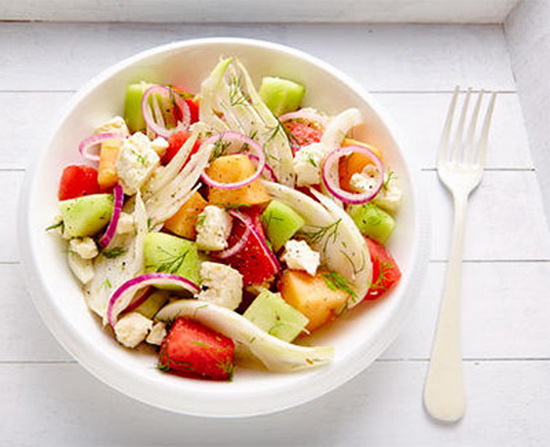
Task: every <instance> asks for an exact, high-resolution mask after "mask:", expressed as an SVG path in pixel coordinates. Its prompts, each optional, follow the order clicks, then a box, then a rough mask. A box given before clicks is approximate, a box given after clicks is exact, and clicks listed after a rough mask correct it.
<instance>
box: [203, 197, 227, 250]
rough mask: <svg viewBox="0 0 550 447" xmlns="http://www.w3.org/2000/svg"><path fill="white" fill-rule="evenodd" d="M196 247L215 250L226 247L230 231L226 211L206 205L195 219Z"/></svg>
mask: <svg viewBox="0 0 550 447" xmlns="http://www.w3.org/2000/svg"><path fill="white" fill-rule="evenodd" d="M196 229H197V239H196V243H197V248H198V249H199V250H204V251H216V250H223V249H225V248H227V245H228V244H227V238H228V237H229V234H230V233H231V216H230V215H229V213H228V212H227V211H225V210H224V209H222V208H219V207H217V206H214V205H208V206H207V207H206V208H204V210H203V212H202V213H201V214H199V217H198V219H197V226H196Z"/></svg>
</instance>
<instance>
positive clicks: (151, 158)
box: [116, 132, 160, 195]
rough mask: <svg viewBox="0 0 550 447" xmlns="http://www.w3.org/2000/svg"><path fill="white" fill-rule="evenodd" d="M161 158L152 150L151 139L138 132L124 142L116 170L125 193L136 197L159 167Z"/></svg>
mask: <svg viewBox="0 0 550 447" xmlns="http://www.w3.org/2000/svg"><path fill="white" fill-rule="evenodd" d="M159 161H160V158H159V156H158V154H157V153H156V152H155V151H154V150H153V149H152V148H151V142H150V141H149V138H147V136H145V135H144V134H142V133H141V132H137V133H135V134H133V135H132V136H131V137H130V138H128V139H127V140H124V143H123V144H122V146H121V148H120V151H119V153H118V159H117V162H116V168H117V173H118V177H119V180H120V184H121V185H122V189H123V190H124V193H125V194H127V195H134V194H135V193H136V192H137V190H138V189H139V188H141V186H142V185H143V184H144V183H145V181H146V180H147V179H148V178H149V176H150V175H151V173H152V172H153V170H154V169H155V168H156V167H157V166H158V164H159Z"/></svg>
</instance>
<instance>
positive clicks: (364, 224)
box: [348, 202, 395, 244]
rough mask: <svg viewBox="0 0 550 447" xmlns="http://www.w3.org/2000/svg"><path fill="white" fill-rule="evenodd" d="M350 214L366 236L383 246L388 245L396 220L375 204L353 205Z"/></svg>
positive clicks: (349, 209)
mask: <svg viewBox="0 0 550 447" xmlns="http://www.w3.org/2000/svg"><path fill="white" fill-rule="evenodd" d="M348 214H349V215H350V216H351V218H352V219H353V221H354V222H355V225H357V228H359V231H360V232H361V233H362V234H363V235H364V236H367V237H370V238H371V239H374V240H375V241H378V242H380V243H382V244H385V243H386V241H387V240H388V238H389V237H390V235H391V234H392V232H393V230H394V228H395V220H394V218H393V217H392V216H390V215H389V214H388V213H386V212H385V211H384V210H383V209H382V208H380V207H379V206H376V205H375V204H374V203H370V202H367V203H363V204H361V205H351V206H350V207H349V208H348Z"/></svg>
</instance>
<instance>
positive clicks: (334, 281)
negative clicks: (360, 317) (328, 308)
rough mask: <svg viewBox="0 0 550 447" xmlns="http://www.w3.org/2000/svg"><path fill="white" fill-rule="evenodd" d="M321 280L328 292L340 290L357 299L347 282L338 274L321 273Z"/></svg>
mask: <svg viewBox="0 0 550 447" xmlns="http://www.w3.org/2000/svg"><path fill="white" fill-rule="evenodd" d="M321 275H322V277H323V279H324V280H325V283H326V285H327V286H328V288H329V289H330V290H342V291H344V292H346V293H347V294H349V295H350V296H351V297H353V298H357V293H355V290H353V289H352V288H351V285H350V283H349V281H348V280H347V279H346V278H345V277H344V276H343V275H341V274H340V273H338V272H323V273H322V274H321Z"/></svg>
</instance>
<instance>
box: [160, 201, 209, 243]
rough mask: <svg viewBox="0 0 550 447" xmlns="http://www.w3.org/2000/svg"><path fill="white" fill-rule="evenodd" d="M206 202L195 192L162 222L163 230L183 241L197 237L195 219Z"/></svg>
mask: <svg viewBox="0 0 550 447" xmlns="http://www.w3.org/2000/svg"><path fill="white" fill-rule="evenodd" d="M206 205H208V202H207V201H206V200H204V198H203V197H202V196H201V195H200V194H199V193H198V192H197V191H195V192H194V193H193V195H192V196H191V197H189V199H187V201H186V202H185V203H184V204H183V205H182V206H181V207H180V209H179V210H178V211H177V212H176V214H174V215H173V216H172V217H171V218H170V219H168V220H167V221H166V222H164V228H166V229H167V230H169V231H171V232H172V233H174V234H176V235H178V236H181V237H183V238H185V239H191V240H195V238H196V237H197V230H196V229H195V227H196V226H197V218H198V217H199V214H200V213H202V212H203V210H204V208H206Z"/></svg>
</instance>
